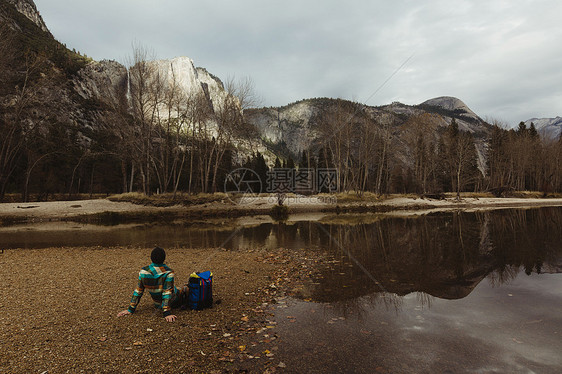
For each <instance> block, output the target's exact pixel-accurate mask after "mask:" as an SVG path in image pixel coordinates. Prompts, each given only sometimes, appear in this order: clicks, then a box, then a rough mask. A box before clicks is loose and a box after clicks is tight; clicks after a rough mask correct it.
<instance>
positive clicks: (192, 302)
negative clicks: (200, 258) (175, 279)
mask: <svg viewBox="0 0 562 374" xmlns="http://www.w3.org/2000/svg"><path fill="white" fill-rule="evenodd" d="M187 286H188V287H189V296H188V300H187V305H188V306H189V308H190V309H193V310H201V309H204V308H212V307H213V273H211V272H210V271H205V272H202V273H193V274H191V275H190V276H189V281H188V283H187Z"/></svg>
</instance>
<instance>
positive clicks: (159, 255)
mask: <svg viewBox="0 0 562 374" xmlns="http://www.w3.org/2000/svg"><path fill="white" fill-rule="evenodd" d="M150 259H151V260H152V262H153V263H155V264H163V263H164V261H166V251H164V250H163V249H162V248H160V247H155V248H154V249H153V250H152V253H150Z"/></svg>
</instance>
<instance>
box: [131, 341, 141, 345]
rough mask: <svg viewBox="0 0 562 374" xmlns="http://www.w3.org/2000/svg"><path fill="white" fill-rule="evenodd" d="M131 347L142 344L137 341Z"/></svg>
mask: <svg viewBox="0 0 562 374" xmlns="http://www.w3.org/2000/svg"><path fill="white" fill-rule="evenodd" d="M133 345H142V342H139V341H137V342H134V343H133Z"/></svg>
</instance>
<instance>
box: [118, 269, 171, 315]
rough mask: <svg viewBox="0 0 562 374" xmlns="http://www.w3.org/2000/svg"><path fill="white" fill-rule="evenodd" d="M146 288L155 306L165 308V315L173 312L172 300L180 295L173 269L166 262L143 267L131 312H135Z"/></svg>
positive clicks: (132, 301) (130, 308) (130, 306)
mask: <svg viewBox="0 0 562 374" xmlns="http://www.w3.org/2000/svg"><path fill="white" fill-rule="evenodd" d="M145 288H146V289H147V290H148V292H149V293H150V296H151V297H152V300H153V301H154V304H155V306H156V307H158V308H161V309H162V310H163V312H164V317H166V316H168V315H170V314H172V313H171V312H170V302H171V301H172V299H175V297H177V295H178V289H177V288H176V287H175V286H174V271H173V270H172V269H170V268H169V267H168V266H167V265H165V264H155V263H152V264H150V265H148V266H145V267H143V268H142V269H141V271H140V272H139V282H138V285H137V288H135V291H134V292H133V297H132V298H131V304H130V305H129V309H128V310H129V312H131V313H134V312H135V309H136V308H137V305H138V303H139V301H140V299H141V297H142V295H143V293H144V289H145Z"/></svg>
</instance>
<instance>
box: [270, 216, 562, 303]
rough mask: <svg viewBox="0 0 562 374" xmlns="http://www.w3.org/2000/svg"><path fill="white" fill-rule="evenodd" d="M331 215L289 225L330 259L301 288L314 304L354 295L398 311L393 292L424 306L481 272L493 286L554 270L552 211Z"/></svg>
mask: <svg viewBox="0 0 562 374" xmlns="http://www.w3.org/2000/svg"><path fill="white" fill-rule="evenodd" d="M364 217H365V216H363V219H364ZM338 220H339V221H340V222H338V223H337V224H331V223H329V221H330V220H327V222H328V223H312V222H300V223H297V224H295V225H292V226H293V227H292V228H291V232H290V236H291V237H292V238H293V239H295V237H300V238H302V239H304V241H305V242H308V244H317V245H318V246H319V247H321V248H324V249H326V250H328V251H329V252H330V254H331V255H332V256H333V258H334V261H333V262H332V263H331V264H329V265H327V266H325V267H324V268H323V269H322V271H321V275H320V276H319V277H318V279H315V280H313V282H311V284H310V285H309V288H308V289H307V291H306V292H305V293H306V294H307V297H310V298H312V299H313V300H315V301H320V302H335V301H337V302H344V303H345V304H354V303H356V302H358V300H359V298H361V301H362V302H365V301H369V302H370V303H373V304H384V305H385V306H387V307H394V308H399V307H400V299H401V298H400V297H399V296H403V295H407V294H410V293H413V292H416V293H418V296H417V297H418V298H420V300H421V301H423V303H422V304H423V305H425V306H430V303H431V297H429V296H428V295H431V296H434V297H439V298H444V299H459V298H463V297H466V296H467V295H469V294H470V293H471V292H472V290H473V289H474V288H475V287H476V286H477V285H478V284H479V283H480V282H481V281H482V280H483V279H484V278H486V277H487V278H488V279H489V281H490V282H491V283H492V285H495V286H499V285H501V284H503V283H505V282H509V281H511V280H512V279H514V278H515V277H516V276H517V274H518V273H519V272H520V270H524V271H525V273H527V274H528V275H529V274H531V273H533V272H535V273H541V272H562V269H561V263H562V262H561V259H562V244H561V243H562V231H561V230H560V227H562V209H560V208H542V209H528V210H502V211H490V212H477V213H465V212H453V213H439V214H431V215H426V216H422V217H412V218H384V219H374V218H373V217H371V222H368V223H362V221H361V220H357V219H356V217H347V221H348V222H350V223H347V224H344V223H343V222H341V220H342V217H339V218H338ZM344 221H345V220H344ZM283 231H284V234H283V235H284V238H283V239H286V236H285V235H286V234H287V233H288V231H285V230H283ZM307 238H316V239H313V240H312V242H315V241H316V243H310V241H308V240H306V239H307ZM283 241H284V240H281V242H283ZM349 306H351V305H349Z"/></svg>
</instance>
